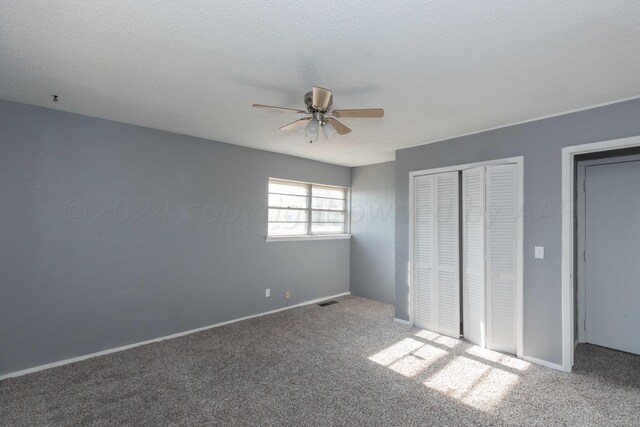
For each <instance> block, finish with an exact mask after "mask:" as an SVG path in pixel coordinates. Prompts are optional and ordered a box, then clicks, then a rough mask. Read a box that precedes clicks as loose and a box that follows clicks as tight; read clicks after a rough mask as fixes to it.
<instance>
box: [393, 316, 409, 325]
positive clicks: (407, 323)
mask: <svg viewBox="0 0 640 427" xmlns="http://www.w3.org/2000/svg"><path fill="white" fill-rule="evenodd" d="M393 321H394V322H397V323H400V324H401V325H405V326H413V323H411V322H409V321H408V320H404V319H398V318H397V317H394V318H393Z"/></svg>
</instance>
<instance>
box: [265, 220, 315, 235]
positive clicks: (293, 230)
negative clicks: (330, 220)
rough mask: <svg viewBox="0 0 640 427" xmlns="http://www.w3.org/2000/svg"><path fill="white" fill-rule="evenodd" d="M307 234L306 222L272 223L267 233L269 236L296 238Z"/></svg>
mask: <svg viewBox="0 0 640 427" xmlns="http://www.w3.org/2000/svg"><path fill="white" fill-rule="evenodd" d="M306 233H307V223H306V222H302V223H300V222H289V223H287V222H284V223H283V222H270V223H269V228H268V231H267V235H269V236H294V235H300V234H306Z"/></svg>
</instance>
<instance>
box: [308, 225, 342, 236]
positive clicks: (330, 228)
mask: <svg viewBox="0 0 640 427" xmlns="http://www.w3.org/2000/svg"><path fill="white" fill-rule="evenodd" d="M311 232H312V233H314V234H323V233H327V234H334V233H344V224H333V223H325V222H314V223H312V224H311Z"/></svg>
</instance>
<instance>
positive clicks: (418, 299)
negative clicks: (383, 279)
mask: <svg viewBox="0 0 640 427" xmlns="http://www.w3.org/2000/svg"><path fill="white" fill-rule="evenodd" d="M434 199H435V197H434V178H433V175H422V176H417V177H415V178H414V182H413V203H414V207H413V209H414V212H413V230H414V255H413V258H414V259H413V262H414V267H413V270H414V275H415V276H414V283H415V295H414V305H415V307H414V317H415V318H414V324H415V325H416V326H418V327H421V328H426V329H434V328H435V323H434V320H435V314H434V308H435V304H434V281H435V277H434V276H435V271H434V251H435V242H434V233H433V232H434V228H435V220H434V212H435V206H434Z"/></svg>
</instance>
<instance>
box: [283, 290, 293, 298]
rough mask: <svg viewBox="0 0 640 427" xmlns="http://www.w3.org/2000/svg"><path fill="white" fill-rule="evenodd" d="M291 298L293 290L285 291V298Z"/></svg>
mask: <svg viewBox="0 0 640 427" xmlns="http://www.w3.org/2000/svg"><path fill="white" fill-rule="evenodd" d="M289 298H291V292H289V291H284V299H286V300H288V299H289Z"/></svg>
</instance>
